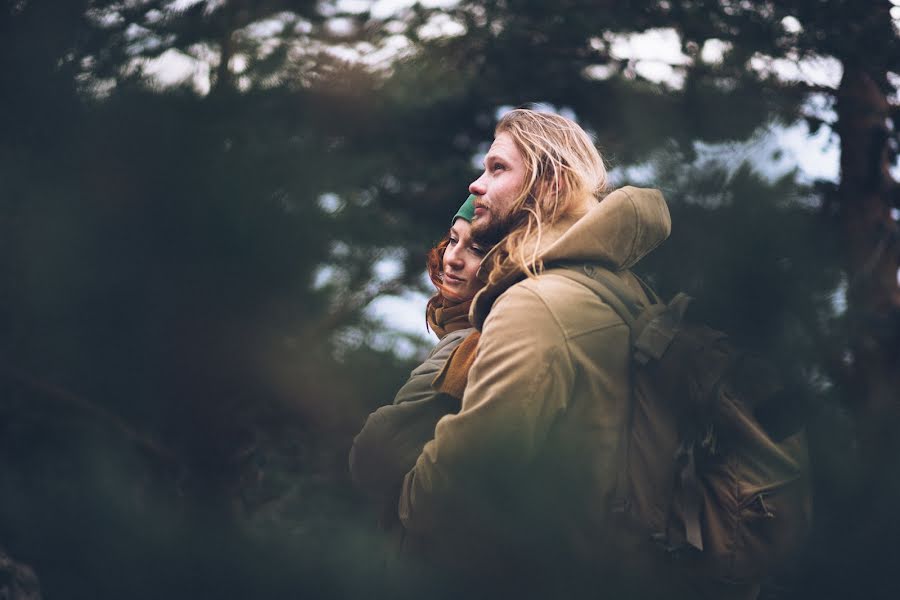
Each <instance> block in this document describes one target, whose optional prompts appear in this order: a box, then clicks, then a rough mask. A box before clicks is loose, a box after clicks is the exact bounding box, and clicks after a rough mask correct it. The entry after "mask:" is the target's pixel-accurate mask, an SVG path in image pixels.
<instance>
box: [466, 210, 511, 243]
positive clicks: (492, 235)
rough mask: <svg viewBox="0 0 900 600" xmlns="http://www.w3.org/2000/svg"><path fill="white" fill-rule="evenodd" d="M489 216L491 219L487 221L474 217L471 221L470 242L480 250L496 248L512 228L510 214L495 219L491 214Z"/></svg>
mask: <svg viewBox="0 0 900 600" xmlns="http://www.w3.org/2000/svg"><path fill="white" fill-rule="evenodd" d="M490 214H491V218H489V219H485V218H484V217H482V218H480V219H479V218H478V217H475V219H474V220H473V221H472V229H471V230H470V232H469V235H471V236H472V240H473V241H474V242H475V243H476V244H478V245H479V246H481V247H482V248H492V247H494V246H496V245H497V244H498V243H499V242H500V240H502V239H503V238H505V237H506V236H507V234H508V233H509V232H510V231H512V228H513V219H512V215H511V214H505V215H503V216H496V217H495V216H494V215H493V213H490Z"/></svg>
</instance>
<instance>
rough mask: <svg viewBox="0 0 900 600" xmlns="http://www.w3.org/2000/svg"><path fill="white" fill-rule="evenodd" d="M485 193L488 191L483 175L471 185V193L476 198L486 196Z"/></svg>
mask: <svg viewBox="0 0 900 600" xmlns="http://www.w3.org/2000/svg"><path fill="white" fill-rule="evenodd" d="M485 192H487V190H486V189H485V187H484V173H482V174H481V177H479V178H478V179H476V180H475V181H473V182H472V183H470V184H469V193H470V194H475V195H476V196H484V194H485Z"/></svg>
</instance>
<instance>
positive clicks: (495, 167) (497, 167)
mask: <svg viewBox="0 0 900 600" xmlns="http://www.w3.org/2000/svg"><path fill="white" fill-rule="evenodd" d="M505 168H506V167H504V166H503V165H501V164H500V163H494V166H493V167H492V170H494V171H502V170H504V169H505Z"/></svg>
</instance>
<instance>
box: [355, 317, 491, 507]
mask: <svg viewBox="0 0 900 600" xmlns="http://www.w3.org/2000/svg"><path fill="white" fill-rule="evenodd" d="M474 331H475V329H474V328H473V327H468V328H466V329H459V330H456V331H451V332H450V333H447V334H445V335H444V337H442V338H441V339H440V341H438V343H437V345H436V346H435V347H434V348H433V349H432V350H431V352H430V353H429V354H428V357H427V358H426V359H425V361H424V362H423V363H422V364H420V365H419V366H418V367H416V368H415V369H413V370H412V373H410V375H409V379H407V381H406V383H404V384H403V387H401V388H400V390H399V391H398V392H397V395H396V397H395V398H394V403H393V404H388V405H387V406H382V407H381V408H379V409H378V410H376V411H375V412H373V413H372V414H371V415H369V418H368V419H366V424H365V425H364V426H363V428H362V430H361V431H360V432H359V434H357V436H356V438H354V440H353V447H352V448H351V450H350V474H351V477H352V479H353V482H354V483H355V484H356V485H357V487H359V488H360V489H361V490H363V491H364V492H366V494H368V495H369V496H371V497H373V498H375V499H380V500H388V499H393V500H394V501H396V498H397V494H398V493H399V490H400V485H401V483H402V482H403V477H404V476H405V475H406V473H407V472H409V471H410V470H411V469H412V468H413V466H414V465H415V463H416V459H417V458H418V457H419V454H421V452H422V447H423V446H424V445H425V443H426V442H427V441H428V440H430V439H431V438H433V437H434V427H435V425H436V424H437V422H438V420H440V418H441V417H443V416H444V415H446V414H448V413H451V412H454V413H455V412H457V411H459V406H460V403H459V400H458V399H456V398H453V397H451V396H448V395H446V394H442V393H439V392H437V391H436V390H435V389H434V388H433V387H432V385H431V384H432V381H433V380H434V378H435V376H437V374H438V373H439V372H440V370H441V369H442V368H443V367H444V363H446V362H447V358H448V357H449V356H450V354H451V353H452V352H453V350H454V349H455V348H456V347H457V346H459V345H460V344H461V343H462V342H463V340H465V339H466V338H467V337H469V335H470V334H471V333H473V332H474Z"/></svg>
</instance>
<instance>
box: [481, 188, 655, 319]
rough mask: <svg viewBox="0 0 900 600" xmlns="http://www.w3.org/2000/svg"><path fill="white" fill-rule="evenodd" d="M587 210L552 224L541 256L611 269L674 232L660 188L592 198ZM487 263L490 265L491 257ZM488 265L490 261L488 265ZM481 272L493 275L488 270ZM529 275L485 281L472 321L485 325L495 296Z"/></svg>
mask: <svg viewBox="0 0 900 600" xmlns="http://www.w3.org/2000/svg"><path fill="white" fill-rule="evenodd" d="M588 206H589V208H588V209H587V211H586V212H584V213H582V214H581V215H574V216H572V217H569V218H563V219H561V220H560V221H559V222H558V223H556V224H554V225H553V227H550V228H548V229H546V230H545V231H544V232H543V234H542V236H541V240H540V242H539V243H540V249H539V250H538V256H539V257H540V259H541V260H542V261H543V263H544V264H545V265H550V264H551V263H554V262H562V261H584V262H596V263H600V264H602V265H604V266H606V267H607V268H609V269H610V270H613V271H619V270H622V269H628V268H631V267H632V266H633V265H635V264H636V263H637V262H638V261H639V260H640V259H641V258H643V257H644V256H646V255H647V254H649V253H650V252H651V251H652V250H653V249H654V248H656V247H657V246H659V245H660V244H661V243H662V242H664V241H665V240H666V238H668V237H669V233H670V231H671V228H672V220H671V217H670V215H669V208H668V207H667V206H666V201H665V200H664V199H663V196H662V193H660V191H659V190H654V189H645V188H636V187H631V186H627V187H623V188H620V189H618V190H615V191H614V192H612V193H611V194H609V195H608V196H606V197H605V198H604V199H603V200H602V201H596V200H593V199H592V200H591V201H589V203H588ZM497 250H498V248H497V247H495V248H494V249H493V250H492V251H491V252H490V253H489V254H488V256H487V257H485V260H484V261H483V262H482V265H486V264H489V263H490V261H489V260H488V259H489V257H490V256H491V255H492V254H493V252H495V251H497ZM482 269H484V266H482ZM479 275H480V276H482V277H483V278H484V279H487V277H486V276H485V274H484V273H483V272H481V271H480V272H479ZM524 276H525V274H524V273H522V271H521V270H519V269H513V270H511V271H510V272H509V273H508V274H506V275H505V276H504V277H502V278H501V279H500V280H499V281H497V282H495V283H493V284H489V285H487V286H485V287H484V288H483V289H482V290H481V291H479V292H478V294H477V295H476V296H475V299H474V301H473V303H472V309H471V312H470V320H471V322H472V323H473V324H474V325H475V326H476V327H477V328H478V329H481V324H482V323H483V322H484V319H485V318H486V317H487V314H488V313H489V312H490V309H491V306H493V304H494V301H495V300H496V299H497V298H498V297H499V296H500V294H502V293H503V292H504V291H506V289H507V288H509V287H510V286H512V285H513V284H515V283H516V282H518V281H520V280H521V279H522V278H523V277H524Z"/></svg>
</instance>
